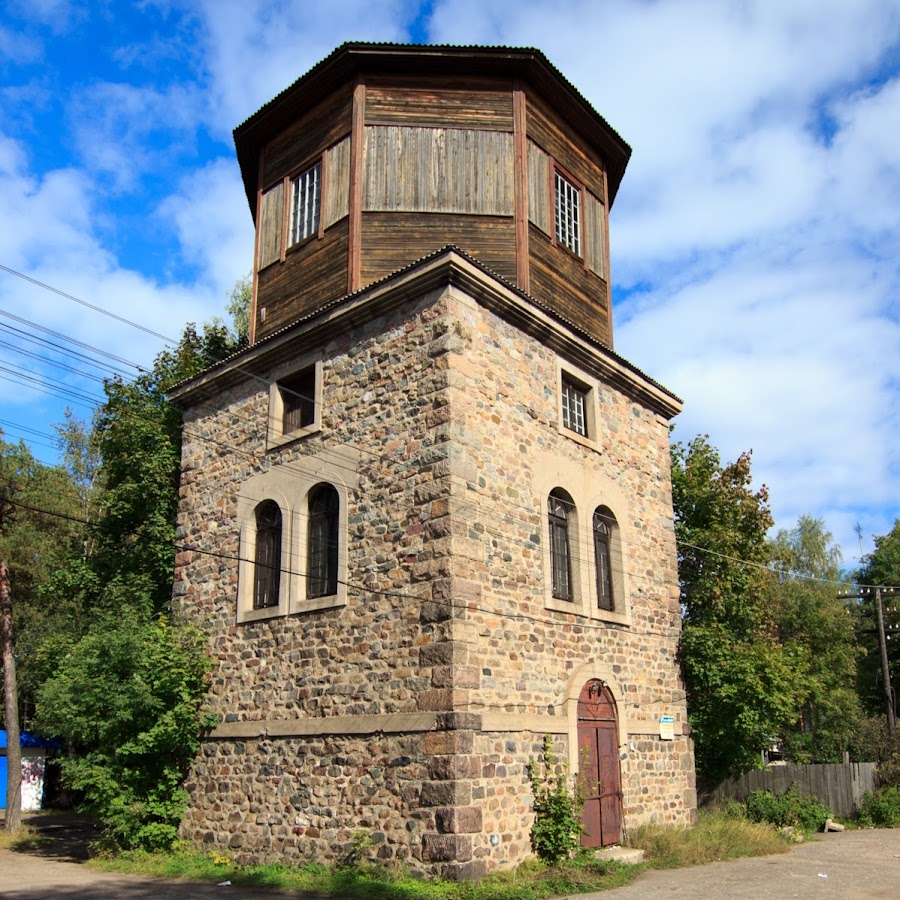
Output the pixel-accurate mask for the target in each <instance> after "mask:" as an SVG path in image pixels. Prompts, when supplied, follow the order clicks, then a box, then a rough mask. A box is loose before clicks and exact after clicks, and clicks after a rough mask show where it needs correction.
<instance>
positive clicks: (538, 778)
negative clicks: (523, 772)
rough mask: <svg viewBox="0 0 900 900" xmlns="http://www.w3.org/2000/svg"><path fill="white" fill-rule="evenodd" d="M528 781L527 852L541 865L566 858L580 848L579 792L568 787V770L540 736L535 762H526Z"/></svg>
mask: <svg viewBox="0 0 900 900" xmlns="http://www.w3.org/2000/svg"><path fill="white" fill-rule="evenodd" d="M528 778H529V780H530V781H531V791H532V793H533V794H534V824H533V825H532V826H531V849H532V850H534V852H535V853H537V855H538V856H539V857H540V858H541V859H542V860H544V861H545V862H548V863H551V864H554V863H557V862H559V861H560V860H563V859H567V858H568V857H569V855H570V854H571V853H573V852H574V851H575V850H577V849H578V848H579V847H580V846H581V833H582V830H583V829H582V826H581V810H582V807H583V805H584V804H583V801H582V799H581V793H580V791H578V790H577V789H574V790H573V788H572V787H571V785H570V784H569V781H570V779H569V771H568V767H567V766H566V765H565V764H563V763H561V762H560V761H559V760H558V759H557V757H556V755H555V754H554V752H553V740H552V738H551V737H550V735H544V745H543V748H542V750H541V755H540V757H539V758H538V760H537V761H535V760H533V759H532V760H531V761H530V762H529V763H528Z"/></svg>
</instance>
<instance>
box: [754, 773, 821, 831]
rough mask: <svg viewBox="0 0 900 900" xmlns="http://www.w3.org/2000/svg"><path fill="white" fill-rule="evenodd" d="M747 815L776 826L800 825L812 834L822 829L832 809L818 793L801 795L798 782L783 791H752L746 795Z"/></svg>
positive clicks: (803, 829)
mask: <svg viewBox="0 0 900 900" xmlns="http://www.w3.org/2000/svg"><path fill="white" fill-rule="evenodd" d="M745 805H746V809H747V817H748V818H749V819H750V820H751V821H752V822H768V823H769V824H770V825H774V826H775V827H776V828H800V829H801V830H802V831H804V832H806V833H807V834H810V833H812V832H815V831H822V830H823V829H824V828H825V820H826V819H830V818H832V812H831V810H830V809H829V808H828V807H827V806H826V805H825V804H824V803H822V801H821V800H819V799H818V798H816V797H809V796H807V797H801V796H800V794H799V793H798V792H797V788H796V786H795V785H791V786H790V787H789V788H788V789H787V790H786V791H785V792H784V793H782V794H773V793H772V792H771V791H762V790H757V791H751V792H750V795H749V796H748V797H747V803H746V804H745Z"/></svg>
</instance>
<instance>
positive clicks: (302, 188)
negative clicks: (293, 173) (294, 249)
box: [290, 163, 322, 246]
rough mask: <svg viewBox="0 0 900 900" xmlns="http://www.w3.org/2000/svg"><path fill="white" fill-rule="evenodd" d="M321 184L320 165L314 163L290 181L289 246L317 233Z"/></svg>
mask: <svg viewBox="0 0 900 900" xmlns="http://www.w3.org/2000/svg"><path fill="white" fill-rule="evenodd" d="M321 183H322V164H321V163H316V164H315V165H314V166H312V167H311V168H309V169H307V170H306V171H305V172H301V173H300V174H299V175H298V176H297V177H296V178H293V179H291V241H290V244H291V246H293V245H294V244H299V243H300V241H303V240H306V238H308V237H311V236H312V235H314V234H317V233H318V231H319V211H320V207H321V205H322V204H321V199H322V188H321Z"/></svg>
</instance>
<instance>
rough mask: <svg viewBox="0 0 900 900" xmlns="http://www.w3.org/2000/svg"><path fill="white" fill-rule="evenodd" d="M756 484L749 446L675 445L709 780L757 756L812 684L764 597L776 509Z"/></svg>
mask: <svg viewBox="0 0 900 900" xmlns="http://www.w3.org/2000/svg"><path fill="white" fill-rule="evenodd" d="M751 485H752V476H751V471H750V454H749V453H744V454H742V455H741V456H740V457H738V459H737V460H736V461H735V462H732V463H728V464H727V465H722V463H721V460H720V457H719V453H718V451H717V450H716V449H715V448H714V447H713V446H712V445H711V444H710V443H709V439H708V438H707V437H705V436H703V437H697V438H695V439H694V440H693V441H691V442H690V443H689V444H687V445H683V444H681V443H676V444H675V445H673V447H672V487H673V500H674V506H675V536H676V539H677V541H678V575H679V582H680V590H681V602H682V608H683V631H682V639H681V664H682V671H683V675H684V681H685V689H686V691H687V702H688V714H689V716H690V721H691V724H692V726H693V730H694V739H695V751H696V759H697V768H698V772H699V774H700V776H701V779H702V780H703V781H704V782H706V783H714V782H716V781H718V780H720V779H721V778H723V777H725V776H726V775H728V774H730V773H732V772H740V771H745V770H747V769H751V768H754V767H755V766H758V765H759V764H760V759H761V756H760V754H761V751H762V750H763V749H764V748H765V747H767V746H769V745H770V744H771V742H772V740H773V739H774V738H775V737H776V736H778V735H779V734H781V733H782V732H783V731H784V730H785V729H786V728H787V727H789V726H790V725H792V724H793V722H794V721H795V720H796V718H797V715H798V711H799V710H800V708H801V707H802V705H803V702H804V701H805V700H806V698H807V696H808V693H809V691H808V688H807V686H806V673H807V671H808V667H809V659H808V656H807V654H806V652H805V651H804V649H803V648H802V647H800V646H797V645H787V646H786V645H783V644H782V643H781V641H780V640H779V637H778V631H777V627H776V617H775V615H774V611H773V609H772V608H771V604H770V603H769V602H768V599H767V590H766V587H767V579H768V577H769V572H768V568H767V561H768V547H767V544H766V533H767V531H768V529H769V528H770V527H771V525H772V517H771V514H770V512H769V507H768V494H767V491H766V488H765V487H762V488H760V489H759V490H756V491H754V490H753V489H752V486H751Z"/></svg>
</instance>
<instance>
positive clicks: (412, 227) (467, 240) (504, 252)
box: [362, 212, 516, 284]
mask: <svg viewBox="0 0 900 900" xmlns="http://www.w3.org/2000/svg"><path fill="white" fill-rule="evenodd" d="M362 225H363V228H362V282H363V284H369V283H371V282H373V281H376V280H378V279H379V278H383V277H384V276H385V275H389V274H390V273H391V272H395V271H396V270H397V269H402V268H403V267H404V266H408V265H409V264H410V263H412V262H415V261H416V260H417V259H420V258H421V257H423V256H427V255H428V254H429V253H431V252H433V251H434V250H438V249H439V248H441V247H443V246H445V245H447V244H456V246H458V247H460V248H461V249H463V250H465V251H466V252H467V253H470V254H471V255H472V256H474V257H475V258H476V259H479V260H481V261H482V262H483V263H484V264H485V265H487V266H489V267H490V268H491V269H493V270H494V271H495V272H497V273H498V274H499V275H502V276H503V277H504V278H507V279H508V280H510V281H514V279H515V277H516V226H515V222H514V220H513V219H512V218H500V217H495V216H464V215H450V214H446V213H387V212H377V213H376V212H369V213H364V214H363V220H362Z"/></svg>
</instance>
